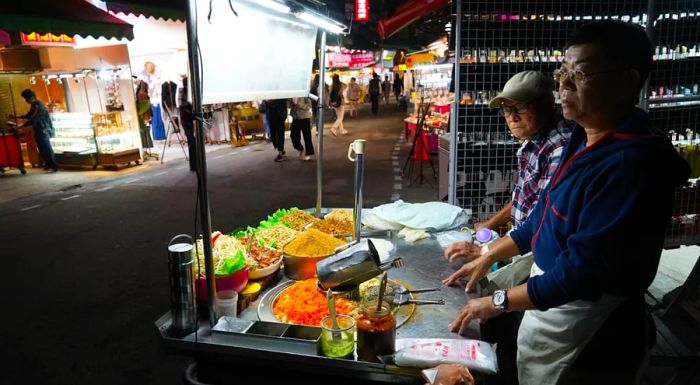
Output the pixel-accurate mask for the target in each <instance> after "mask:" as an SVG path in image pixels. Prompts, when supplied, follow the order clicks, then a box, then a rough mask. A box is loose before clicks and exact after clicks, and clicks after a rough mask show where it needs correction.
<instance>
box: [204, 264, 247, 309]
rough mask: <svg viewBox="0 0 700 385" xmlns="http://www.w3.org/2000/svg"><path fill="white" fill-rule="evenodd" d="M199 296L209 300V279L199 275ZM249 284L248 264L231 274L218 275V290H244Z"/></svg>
mask: <svg viewBox="0 0 700 385" xmlns="http://www.w3.org/2000/svg"><path fill="white" fill-rule="evenodd" d="M196 284H197V298H199V300H200V301H207V280H206V278H204V277H197V283H196ZM247 284H248V266H246V267H244V268H243V269H241V270H238V271H237V272H235V273H233V274H229V275H224V276H217V277H216V291H222V290H234V291H237V292H239V293H240V292H241V291H243V289H245V285H247Z"/></svg>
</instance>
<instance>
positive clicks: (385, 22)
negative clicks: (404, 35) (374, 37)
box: [377, 0, 450, 39]
mask: <svg viewBox="0 0 700 385" xmlns="http://www.w3.org/2000/svg"><path fill="white" fill-rule="evenodd" d="M449 2H450V1H449V0H413V1H409V2H407V3H404V4H402V5H401V6H400V7H399V8H398V9H397V10H396V13H394V14H393V15H391V16H389V17H386V18H384V19H382V20H379V22H378V23H377V32H379V36H380V37H381V38H382V39H386V38H387V37H389V36H391V35H393V34H395V33H396V32H398V31H399V30H401V29H402V28H404V27H406V26H407V25H409V24H411V23H413V22H414V21H416V20H418V19H420V18H421V17H423V16H426V15H427V14H429V13H430V12H433V11H435V10H436V9H438V8H441V7H443V6H445V5H447V3H449Z"/></svg>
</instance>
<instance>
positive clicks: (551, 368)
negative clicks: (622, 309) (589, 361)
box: [517, 263, 624, 385]
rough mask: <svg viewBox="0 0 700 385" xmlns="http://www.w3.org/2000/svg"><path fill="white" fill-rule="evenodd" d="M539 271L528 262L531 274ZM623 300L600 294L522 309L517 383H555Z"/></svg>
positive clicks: (538, 273)
mask: <svg viewBox="0 0 700 385" xmlns="http://www.w3.org/2000/svg"><path fill="white" fill-rule="evenodd" d="M543 273H544V272H543V271H542V270H541V269H540V268H539V267H538V266H537V264H536V263H533V264H532V270H531V271H530V276H531V277H534V276H537V275H541V274H543ZM623 301H624V298H622V297H614V296H611V295H608V294H603V295H602V297H600V299H599V300H598V301H595V302H591V301H581V300H579V301H573V302H570V303H567V304H565V305H562V306H559V307H556V308H552V309H549V310H547V311H539V310H528V311H526V312H525V315H524V316H523V320H522V323H521V324H520V329H519V330H518V358H517V363H518V380H519V382H520V385H541V384H558V383H559V380H560V378H561V375H562V373H564V370H565V369H567V368H568V367H569V366H571V364H573V363H574V361H575V360H576V358H577V357H578V355H579V354H580V353H581V352H582V351H583V349H584V348H585V347H586V345H587V344H588V342H589V341H590V339H591V338H592V337H593V335H594V334H595V333H596V331H598V329H599V328H600V327H601V325H602V324H603V322H605V320H606V319H607V318H608V316H609V315H610V313H612V312H613V310H615V309H616V308H617V307H618V306H620V304H622V302H623Z"/></svg>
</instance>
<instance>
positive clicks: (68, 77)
mask: <svg viewBox="0 0 700 385" xmlns="http://www.w3.org/2000/svg"><path fill="white" fill-rule="evenodd" d="M58 77H59V78H61V79H70V78H72V77H73V74H60V75H58Z"/></svg>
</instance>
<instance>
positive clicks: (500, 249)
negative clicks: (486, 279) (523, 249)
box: [481, 236, 520, 264]
mask: <svg viewBox="0 0 700 385" xmlns="http://www.w3.org/2000/svg"><path fill="white" fill-rule="evenodd" d="M488 249H489V250H488V251H487V252H486V253H484V254H483V255H482V256H481V258H485V260H486V261H488V263H489V264H493V263H496V262H500V261H503V260H505V259H508V258H510V257H513V256H516V255H518V254H520V250H519V249H518V245H516V244H515V241H513V239H512V238H511V237H509V236H505V237H503V238H501V239H497V240H495V241H493V242H491V243H489V244H488Z"/></svg>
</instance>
